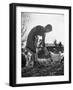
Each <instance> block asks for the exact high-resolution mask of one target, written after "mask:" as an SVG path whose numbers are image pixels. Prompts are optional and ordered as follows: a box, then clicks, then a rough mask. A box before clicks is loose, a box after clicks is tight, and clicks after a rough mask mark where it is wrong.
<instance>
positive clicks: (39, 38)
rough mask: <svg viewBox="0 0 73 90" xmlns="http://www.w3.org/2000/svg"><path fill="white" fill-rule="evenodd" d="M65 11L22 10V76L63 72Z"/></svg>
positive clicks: (59, 73) (49, 74)
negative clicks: (45, 12)
mask: <svg viewBox="0 0 73 90" xmlns="http://www.w3.org/2000/svg"><path fill="white" fill-rule="evenodd" d="M64 34H65V33H64V15H63V14H51V13H47V14H43V13H26V12H21V50H22V51H21V52H22V53H21V56H22V57H21V60H22V72H21V74H22V77H37V76H58V75H64Z"/></svg>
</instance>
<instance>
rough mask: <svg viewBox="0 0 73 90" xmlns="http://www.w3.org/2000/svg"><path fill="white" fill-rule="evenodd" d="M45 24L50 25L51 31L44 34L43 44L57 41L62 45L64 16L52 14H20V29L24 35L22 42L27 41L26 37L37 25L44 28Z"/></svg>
mask: <svg viewBox="0 0 73 90" xmlns="http://www.w3.org/2000/svg"><path fill="white" fill-rule="evenodd" d="M47 24H51V25H52V31H51V32H49V33H47V34H46V37H45V43H53V42H54V40H57V43H59V42H60V41H61V42H62V43H63V44H64V34H65V33H64V30H65V27H64V26H65V25H64V15H63V14H57V13H56V14H52V13H47V14H44V13H41V14H39V13H25V12H22V13H21V28H22V29H23V30H22V31H25V30H26V32H25V33H24V35H23V37H22V40H24V39H27V36H28V34H29V32H30V31H31V29H32V28H33V27H35V26H37V25H42V26H44V27H45V26H46V25H47Z"/></svg>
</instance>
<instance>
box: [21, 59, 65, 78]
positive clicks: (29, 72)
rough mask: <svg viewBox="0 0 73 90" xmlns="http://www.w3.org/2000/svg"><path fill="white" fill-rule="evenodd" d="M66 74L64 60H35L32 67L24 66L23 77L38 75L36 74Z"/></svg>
mask: <svg viewBox="0 0 73 90" xmlns="http://www.w3.org/2000/svg"><path fill="white" fill-rule="evenodd" d="M58 75H64V62H59V61H56V62H49V63H48V64H45V63H43V64H41V63H39V62H35V65H34V66H33V67H31V68H29V67H28V68H27V67H23V68H22V77H36V76H58Z"/></svg>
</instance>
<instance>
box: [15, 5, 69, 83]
mask: <svg viewBox="0 0 73 90" xmlns="http://www.w3.org/2000/svg"><path fill="white" fill-rule="evenodd" d="M21 12H39V13H59V14H64V19H65V38H64V39H65V45H64V75H63V76H45V77H30V78H29V77H27V78H25V77H24V78H22V77H21ZM67 80H69V10H67V9H66V10H62V9H51V8H49V9H48V8H45V9H44V8H33V7H18V6H17V7H16V83H17V84H22V83H23V84H26V83H38V82H58V81H67Z"/></svg>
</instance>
